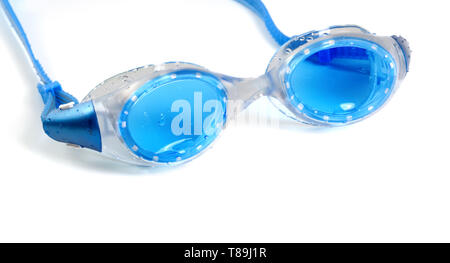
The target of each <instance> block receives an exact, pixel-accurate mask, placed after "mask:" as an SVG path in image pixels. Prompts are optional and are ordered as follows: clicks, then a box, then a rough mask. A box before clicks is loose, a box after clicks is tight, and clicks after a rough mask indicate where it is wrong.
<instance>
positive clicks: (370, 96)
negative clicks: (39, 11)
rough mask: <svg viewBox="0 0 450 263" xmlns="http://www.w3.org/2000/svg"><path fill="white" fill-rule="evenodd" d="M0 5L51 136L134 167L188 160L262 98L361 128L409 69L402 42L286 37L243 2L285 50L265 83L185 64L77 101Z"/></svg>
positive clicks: (352, 29)
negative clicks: (31, 74) (29, 69)
mask: <svg viewBox="0 0 450 263" xmlns="http://www.w3.org/2000/svg"><path fill="white" fill-rule="evenodd" d="M0 1H1V4H2V7H3V10H4V11H5V13H6V15H7V17H8V18H9V21H10V23H11V24H12V27H13V28H14V30H15V32H16V33H17V35H18V37H19V39H20V41H21V43H22V45H23V46H24V48H25V50H26V52H27V54H28V56H29V58H30V60H31V62H32V64H33V66H34V69H35V71H36V73H37V75H38V77H39V79H40V83H39V84H38V89H39V92H40V94H41V96H42V99H43V101H44V104H45V108H44V111H43V112H42V116H41V119H42V123H43V127H44V131H45V132H46V133H47V135H48V136H50V137H51V138H53V139H55V140H57V141H60V142H64V143H68V144H70V145H77V146H80V147H83V148H89V149H92V150H95V151H98V152H101V153H102V154H104V155H106V156H108V157H111V158H114V159H117V160H121V161H124V162H127V163H131V164H136V165H144V166H156V165H165V164H179V163H183V162H186V161H189V160H192V159H193V158H195V157H197V156H198V155H199V154H200V153H202V152H204V151H205V150H206V149H208V148H209V147H210V146H211V143H212V142H213V141H214V140H215V139H216V138H217V136H218V135H219V134H220V133H221V131H222V130H223V129H224V128H225V126H226V124H227V123H228V122H229V121H230V120H231V119H232V118H234V117H233V116H235V113H239V112H241V111H242V110H244V109H245V108H246V107H247V106H248V105H250V104H251V103H252V102H253V101H255V100H256V99H257V98H259V97H261V96H268V97H269V98H270V100H271V101H272V102H274V104H275V106H277V107H278V108H279V109H280V110H281V111H282V112H283V113H285V114H286V115H287V116H289V117H290V118H293V119H295V120H297V121H300V122H303V123H307V124H311V125H321V126H341V125H348V124H351V123H355V122H358V121H360V120H363V119H364V118H367V117H368V116H370V115H372V114H373V113H375V112H376V111H378V110H379V109H380V108H381V107H382V106H383V105H384V104H385V103H386V102H387V101H388V99H389V98H390V97H391V96H392V94H393V93H394V92H395V90H396V89H397V87H398V86H399V84H400V82H401V81H402V80H403V79H404V78H405V76H406V74H407V72H408V67H409V64H410V53H411V52H410V49H409V46H408V43H407V41H406V40H405V39H404V38H402V37H399V36H392V37H383V36H377V35H374V34H371V33H369V32H368V31H367V30H365V29H363V28H361V27H358V26H354V25H348V26H334V27H330V28H328V29H325V30H320V31H311V32H308V33H305V34H302V35H298V36H294V37H287V36H286V35H284V34H283V33H282V32H280V30H279V29H278V28H277V27H276V26H275V24H274V22H273V21H272V18H271V17H270V15H269V13H268V11H267V9H266V8H265V6H264V4H263V3H262V2H261V1H259V0H238V2H240V3H242V4H244V5H245V6H247V7H248V8H250V9H251V10H252V11H253V12H255V13H256V14H257V15H258V16H259V17H260V18H261V19H262V20H263V21H264V23H265V25H266V27H267V29H268V31H269V32H270V34H271V35H272V37H273V38H274V40H275V41H276V42H277V43H278V44H279V45H280V46H281V47H280V49H279V50H278V51H277V52H276V54H275V56H274V57H273V58H272V60H271V61H270V63H269V66H268V68H267V71H266V73H265V74H264V75H262V76H261V77H259V78H249V79H241V78H234V77H231V76H226V75H223V74H218V73H214V72H211V71H209V70H207V69H205V68H203V67H200V66H197V65H195V64H191V63H184V62H173V63H166V64H162V65H149V66H144V67H140V68H136V69H133V70H131V71H128V72H124V73H121V74H118V75H116V76H114V77H112V78H110V79H108V80H106V81H104V82H102V83H101V84H100V85H98V86H97V87H96V88H95V89H94V90H92V91H91V92H90V93H89V94H88V95H87V96H86V97H85V98H84V99H83V100H82V101H81V102H78V100H77V99H76V98H74V97H73V96H71V95H70V94H68V93H67V92H65V91H64V90H63V89H62V88H61V85H60V84H59V83H58V82H56V81H52V80H51V79H50V78H49V77H48V76H47V74H46V73H45V71H44V69H43V68H42V66H41V65H40V63H39V61H38V60H37V59H36V57H35V55H34V54H33V51H32V49H31V46H30V43H29V41H28V39H27V36H26V35H25V32H24V30H23V28H22V26H21V24H20V22H19V20H18V18H17V16H16V15H15V13H14V11H13V9H12V7H11V5H10V3H9V1H8V0H0ZM236 102H240V103H236Z"/></svg>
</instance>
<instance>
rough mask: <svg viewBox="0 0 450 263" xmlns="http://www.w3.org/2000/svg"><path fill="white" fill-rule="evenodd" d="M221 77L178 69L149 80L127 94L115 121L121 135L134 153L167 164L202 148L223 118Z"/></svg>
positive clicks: (210, 141) (209, 141)
mask: <svg viewBox="0 0 450 263" xmlns="http://www.w3.org/2000/svg"><path fill="white" fill-rule="evenodd" d="M226 100H227V97H226V93H225V91H224V87H223V86H222V84H221V82H220V81H219V80H218V79H216V78H215V77H214V76H212V75H209V74H207V73H203V72H193V71H182V72H176V73H173V74H170V75H165V76H162V77H159V78H157V79H154V80H151V81H149V82H148V83H146V84H144V85H143V86H142V87H141V88H140V89H138V90H137V91H136V92H135V93H134V94H133V95H131V97H130V99H129V101H128V102H127V103H126V104H125V106H124V108H123V110H122V113H121V115H120V120H119V123H118V125H119V128H120V131H121V135H122V137H123V139H124V141H125V143H126V144H127V146H128V147H129V149H130V150H131V151H133V152H134V153H135V154H136V155H137V156H139V157H141V158H143V159H145V160H150V161H154V162H161V163H171V162H179V161H183V160H187V159H190V158H191V157H193V156H195V155H197V154H199V153H200V152H201V151H203V150H204V149H206V148H207V147H208V146H209V145H210V144H211V143H212V141H214V139H215V138H216V137H217V136H218V135H219V133H220V132H221V130H222V127H223V125H224V124H225V121H226Z"/></svg>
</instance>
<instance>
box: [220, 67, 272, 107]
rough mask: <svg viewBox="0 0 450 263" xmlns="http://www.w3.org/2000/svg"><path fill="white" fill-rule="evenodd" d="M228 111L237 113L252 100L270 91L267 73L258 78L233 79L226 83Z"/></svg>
mask: <svg viewBox="0 0 450 263" xmlns="http://www.w3.org/2000/svg"><path fill="white" fill-rule="evenodd" d="M226 87H227V96H228V106H227V108H228V111H229V112H234V113H239V112H241V111H243V110H245V109H246V108H247V107H248V106H249V105H250V104H252V102H254V101H255V100H256V99H258V98H260V97H261V96H264V95H267V94H268V93H269V92H270V87H271V84H270V79H269V77H268V76H267V75H262V76H260V77H258V78H247V79H234V80H233V81H231V82H230V83H228V84H226Z"/></svg>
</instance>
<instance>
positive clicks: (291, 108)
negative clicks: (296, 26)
mask: <svg viewBox="0 0 450 263" xmlns="http://www.w3.org/2000/svg"><path fill="white" fill-rule="evenodd" d="M340 37H351V38H357V39H361V40H364V41H368V42H371V43H373V44H374V45H378V46H380V47H382V48H384V49H385V50H386V51H387V52H388V53H389V54H391V55H392V58H393V60H394V64H395V65H394V67H395V71H396V79H395V82H394V83H393V87H392V91H391V92H390V95H389V98H390V97H392V95H393V93H394V92H395V90H396V89H397V88H398V86H399V85H400V82H401V81H402V80H403V79H404V77H405V76H406V73H407V66H408V65H407V63H408V62H407V60H406V57H407V56H409V54H405V53H404V52H405V51H403V48H402V47H401V46H400V45H399V43H398V42H397V41H396V40H395V39H394V38H393V37H382V36H376V35H374V34H371V33H369V32H368V31H367V30H365V29H363V28H361V27H358V26H354V25H346V26H335V27H331V28H328V29H325V30H321V31H311V32H308V33H305V34H303V35H299V36H295V37H293V38H291V40H289V41H288V42H287V43H285V44H284V45H283V46H282V47H281V48H280V49H279V50H278V51H277V52H276V54H275V56H274V57H273V58H272V60H271V61H270V63H269V66H268V68H267V71H266V73H265V74H264V75H262V76H260V77H258V78H246V79H242V78H235V77H230V76H227V75H223V74H218V73H214V72H211V71H209V70H207V69H205V68H203V67H200V66H198V65H195V64H191V63H185V62H169V63H165V64H162V65H149V66H144V67H140V68H136V69H134V70H131V71H128V72H124V73H121V74H118V75H116V76H114V77H112V78H110V79H108V80H106V81H104V82H102V83H101V84H99V85H98V86H97V87H96V88H95V89H94V90H92V91H91V92H90V93H89V94H88V95H87V96H86V97H85V98H84V100H83V102H86V101H92V102H93V104H94V107H95V111H96V114H97V119H98V122H99V127H100V132H101V139H102V154H103V155H105V156H107V157H109V158H112V159H116V160H120V161H123V162H126V163H130V164H134V165H139V166H160V165H174V164H176V165H178V164H182V163H185V162H188V161H191V160H192V159H194V158H197V157H198V156H200V155H201V154H202V153H204V152H205V151H206V150H207V149H209V148H211V146H212V145H213V144H214V143H212V144H210V145H209V146H208V147H205V148H204V149H203V150H202V151H201V152H200V153H199V154H197V155H195V156H192V157H191V158H188V159H184V160H180V161H176V162H171V163H166V162H158V161H154V160H147V159H144V158H142V157H139V156H138V155H136V154H135V153H134V152H133V150H132V149H130V148H129V147H128V146H127V144H126V143H125V142H124V139H123V138H122V136H121V133H120V127H119V125H120V124H119V118H120V114H121V112H122V109H123V107H124V105H125V104H126V103H127V101H129V99H130V98H131V96H133V94H134V92H136V91H137V90H138V89H139V88H140V87H142V86H143V85H144V84H145V83H147V82H149V81H151V80H153V79H155V78H157V77H161V76H165V75H170V74H174V73H176V72H179V71H182V70H190V71H193V72H198V73H199V74H202V73H203V74H208V75H212V76H214V77H215V78H217V80H219V81H220V82H221V83H222V84H223V87H224V88H225V92H226V96H227V100H228V101H227V104H226V110H227V112H228V114H227V119H226V120H225V126H226V124H227V122H228V121H229V120H231V119H232V118H235V117H236V115H237V114H238V113H239V112H241V111H242V110H244V109H245V108H246V107H247V106H248V105H250V104H251V103H252V102H253V101H255V100H256V99H257V98H259V97H261V96H268V97H269V98H270V100H271V101H272V102H273V104H274V105H275V106H276V107H277V108H278V109H279V110H280V111H281V112H283V113H284V114H286V115H287V116H288V117H290V118H292V119H294V120H296V121H299V122H303V123H306V124H310V125H321V126H337V125H348V124H351V123H354V122H357V121H361V120H363V119H365V118H367V117H369V116H371V115H372V114H374V113H375V112H376V111H378V110H379V109H380V108H382V106H383V105H385V104H386V103H387V101H385V102H384V103H383V105H382V106H381V107H380V108H378V109H376V110H374V111H373V112H371V113H370V114H368V115H367V116H365V117H363V118H360V119H357V120H349V121H348V122H346V123H342V124H335V123H329V122H327V121H326V120H319V119H317V118H311V117H309V116H308V115H305V114H304V113H302V111H301V110H299V109H298V107H295V105H293V104H292V103H291V100H290V99H289V97H288V96H287V90H286V84H285V76H286V73H288V72H289V66H288V65H289V63H290V61H291V60H292V59H294V58H295V57H296V56H298V55H299V54H301V53H302V52H305V50H307V49H308V48H309V47H310V46H311V45H314V44H315V43H318V42H320V41H330V40H331V41H332V40H333V39H337V38H340ZM408 52H409V51H408ZM389 98H388V99H389ZM229 101H240V102H241V103H228V102H229ZM224 128H225V127H224ZM219 137H220V136H219ZM216 140H217V138H216Z"/></svg>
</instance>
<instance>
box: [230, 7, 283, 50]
mask: <svg viewBox="0 0 450 263" xmlns="http://www.w3.org/2000/svg"><path fill="white" fill-rule="evenodd" d="M236 1H237V2H239V3H241V4H243V5H245V6H246V7H248V8H249V9H250V10H252V11H253V12H254V13H256V14H257V15H258V16H259V17H260V18H261V19H262V20H263V21H264V24H265V25H266V28H267V30H268V31H269V33H270V34H271V35H272V37H273V39H274V40H275V41H276V42H277V43H278V44H279V45H280V46H281V45H283V44H284V43H286V42H288V41H289V39H290V37H288V36H286V35H285V34H283V33H282V32H281V31H280V30H279V29H278V27H277V26H276V25H275V23H274V22H273V20H272V17H271V16H270V14H269V11H267V8H266V6H265V5H264V4H263V2H262V1H261V0H236Z"/></svg>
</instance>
